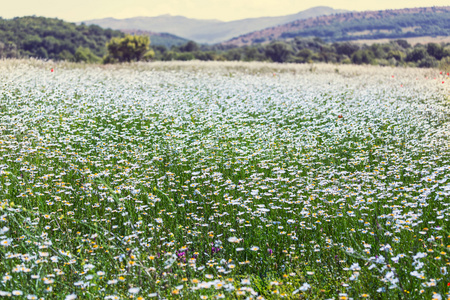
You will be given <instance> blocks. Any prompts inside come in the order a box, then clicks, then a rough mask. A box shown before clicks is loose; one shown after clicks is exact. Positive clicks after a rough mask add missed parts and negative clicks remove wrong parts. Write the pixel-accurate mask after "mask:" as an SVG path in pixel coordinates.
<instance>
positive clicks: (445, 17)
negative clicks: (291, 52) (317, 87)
mask: <svg viewBox="0 0 450 300" xmlns="http://www.w3.org/2000/svg"><path fill="white" fill-rule="evenodd" d="M422 36H432V37H436V36H450V6H443V7H426V8H406V9H397V10H383V11H364V12H347V13H341V14H335V15H328V16H319V17H313V18H308V19H304V20H296V21H293V22H289V23H286V24H283V25H279V26H273V27H270V28H266V29H263V30H259V31H255V32H251V33H248V34H245V35H241V36H239V37H236V38H233V39H231V40H229V41H227V42H224V43H223V44H225V45H236V46H244V45H251V44H258V43H264V42H270V41H272V40H280V39H281V40H282V39H292V38H295V37H319V38H321V39H323V40H325V41H328V42H334V41H351V40H361V39H382V38H410V37H422Z"/></svg>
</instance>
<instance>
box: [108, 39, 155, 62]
mask: <svg viewBox="0 0 450 300" xmlns="http://www.w3.org/2000/svg"><path fill="white" fill-rule="evenodd" d="M149 45H150V38H149V37H148V36H138V35H126V36H125V37H124V38H112V39H111V40H110V41H109V43H108V44H106V47H107V48H108V55H107V57H105V59H104V62H105V63H114V62H131V61H139V60H141V59H142V58H143V57H144V54H146V53H147V51H149Z"/></svg>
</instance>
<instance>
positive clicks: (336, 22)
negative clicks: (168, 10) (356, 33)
mask: <svg viewBox="0 0 450 300" xmlns="http://www.w3.org/2000/svg"><path fill="white" fill-rule="evenodd" d="M438 13H450V6H439V7H420V8H403V9H389V10H378V11H363V12H345V13H340V14H334V15H327V16H318V17H312V18H308V19H302V20H296V21H292V22H289V23H286V24H282V25H278V26H272V27H267V28H265V29H262V30H258V31H254V32H251V33H247V34H244V35H241V36H238V37H235V38H232V39H230V40H228V41H226V42H223V43H222V44H224V45H235V46H244V45H250V44H252V43H255V42H256V43H260V42H262V41H267V40H269V41H270V40H276V39H280V38H293V37H295V36H302V37H305V36H308V34H310V35H309V36H313V34H312V33H313V32H314V28H315V29H316V31H315V33H316V36H320V35H318V34H317V31H318V30H317V28H320V29H323V30H327V29H328V30H329V31H331V30H333V29H334V28H333V26H334V27H338V26H340V25H342V24H345V23H346V22H347V23H348V22H349V21H355V20H356V21H358V20H359V21H360V20H388V19H389V18H391V19H392V18H396V17H398V16H402V15H403V16H404V15H418V16H419V15H420V14H422V15H426V14H438ZM419 17H420V16H419ZM327 26H328V27H327ZM353 27H357V26H353ZM382 27H383V26H382ZM384 27H386V28H388V27H387V25H386V26H384ZM404 27H406V26H404ZM448 27H449V28H450V24H449V25H448ZM346 30H349V29H348V28H346ZM414 30H415V29H414ZM345 33H347V32H345ZM296 34H297V35H296ZM405 35H406V36H407V35H408V34H405ZM409 35H411V34H409ZM424 35H425V34H424ZM351 39H352V38H351V37H348V39H347V40H351ZM355 39H357V38H356V37H355ZM336 40H339V39H336ZM340 40H346V39H344V38H341V39H340Z"/></svg>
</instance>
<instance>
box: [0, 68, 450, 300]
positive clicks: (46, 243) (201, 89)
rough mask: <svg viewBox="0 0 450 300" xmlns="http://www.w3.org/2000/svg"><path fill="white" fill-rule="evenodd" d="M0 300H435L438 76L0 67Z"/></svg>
mask: <svg viewBox="0 0 450 300" xmlns="http://www.w3.org/2000/svg"><path fill="white" fill-rule="evenodd" d="M0 78H1V85H2V86H1V94H0V130H1V136H0V153H1V155H0V160H1V161H0V172H1V184H0V200H1V203H0V210H1V211H0V216H1V218H0V231H1V235H0V244H1V247H0V272H1V277H2V281H1V282H0V295H1V296H11V297H15V298H17V299H39V298H43V299H75V298H76V297H77V299H129V298H133V299H153V298H154V299H164V298H165V299H217V298H219V299H220V298H225V299H279V298H282V297H284V298H286V299H330V298H331V299H350V298H353V299H363V298H367V299H432V298H433V299H447V298H449V297H450V296H449V290H450V275H449V272H450V261H449V255H450V228H449V224H450V223H449V217H450V207H449V206H450V201H449V195H450V180H449V179H450V163H449V162H450V155H449V140H448V134H449V131H450V103H449V101H450V100H449V91H450V79H449V78H448V76H447V75H446V74H440V73H439V71H437V70H430V69H413V68H408V69H402V68H380V67H371V66H335V65H279V64H267V63H200V62H185V63H183V62H177V63H149V64H131V65H118V66H88V65H75V64H64V63H60V64H55V63H51V62H46V63H45V62H39V61H32V60H29V61H26V60H23V61H20V60H18V61H14V60H11V61H0Z"/></svg>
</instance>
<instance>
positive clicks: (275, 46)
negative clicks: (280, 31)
mask: <svg viewBox="0 0 450 300" xmlns="http://www.w3.org/2000/svg"><path fill="white" fill-rule="evenodd" d="M291 54H292V47H291V46H290V45H288V44H286V43H283V42H275V43H271V44H269V45H267V46H266V56H267V57H269V58H270V59H271V60H273V61H274V62H285V61H287V60H288V59H289V57H290V56H291Z"/></svg>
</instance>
